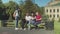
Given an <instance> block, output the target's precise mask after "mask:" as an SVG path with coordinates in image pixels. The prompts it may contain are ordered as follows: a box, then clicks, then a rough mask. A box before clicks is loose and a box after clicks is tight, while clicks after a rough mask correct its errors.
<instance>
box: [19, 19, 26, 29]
mask: <svg viewBox="0 0 60 34" xmlns="http://www.w3.org/2000/svg"><path fill="white" fill-rule="evenodd" d="M25 24H26V20H25V18H23V19H22V21H21V28H20V30H22V29H23V30H26V28H25Z"/></svg>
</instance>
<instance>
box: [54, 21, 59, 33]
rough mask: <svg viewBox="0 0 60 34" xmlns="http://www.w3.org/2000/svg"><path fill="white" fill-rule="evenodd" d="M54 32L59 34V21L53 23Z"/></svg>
mask: <svg viewBox="0 0 60 34" xmlns="http://www.w3.org/2000/svg"><path fill="white" fill-rule="evenodd" d="M54 32H55V34H60V22H55V23H54Z"/></svg>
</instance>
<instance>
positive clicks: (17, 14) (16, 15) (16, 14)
mask: <svg viewBox="0 0 60 34" xmlns="http://www.w3.org/2000/svg"><path fill="white" fill-rule="evenodd" d="M13 17H14V18H15V20H16V24H15V25H16V26H15V30H18V19H19V12H18V9H16V10H15V12H14V14H13Z"/></svg>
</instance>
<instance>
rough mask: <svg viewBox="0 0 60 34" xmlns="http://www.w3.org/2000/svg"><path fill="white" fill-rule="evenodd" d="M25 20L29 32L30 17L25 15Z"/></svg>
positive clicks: (27, 14)
mask: <svg viewBox="0 0 60 34" xmlns="http://www.w3.org/2000/svg"><path fill="white" fill-rule="evenodd" d="M25 20H26V22H27V24H28V29H29V30H30V22H31V16H30V15H29V13H26V16H25Z"/></svg>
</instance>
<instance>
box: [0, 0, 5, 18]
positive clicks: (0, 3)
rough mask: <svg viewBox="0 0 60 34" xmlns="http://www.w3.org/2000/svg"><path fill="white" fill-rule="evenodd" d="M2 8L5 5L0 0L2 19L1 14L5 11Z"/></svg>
mask: <svg viewBox="0 0 60 34" xmlns="http://www.w3.org/2000/svg"><path fill="white" fill-rule="evenodd" d="M4 8H5V6H4V4H3V3H2V0H0V19H2V15H3V13H4V12H5V11H4Z"/></svg>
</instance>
